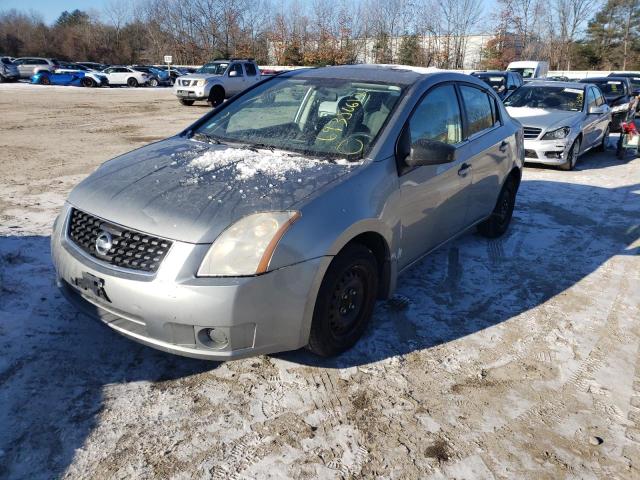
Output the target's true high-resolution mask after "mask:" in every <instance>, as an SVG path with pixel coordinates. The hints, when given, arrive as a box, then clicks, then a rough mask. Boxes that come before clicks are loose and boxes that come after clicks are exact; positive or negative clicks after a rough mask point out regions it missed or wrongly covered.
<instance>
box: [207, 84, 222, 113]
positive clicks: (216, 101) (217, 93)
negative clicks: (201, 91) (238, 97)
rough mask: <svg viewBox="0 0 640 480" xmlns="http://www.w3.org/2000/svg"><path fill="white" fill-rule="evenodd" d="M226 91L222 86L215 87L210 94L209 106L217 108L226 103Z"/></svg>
mask: <svg viewBox="0 0 640 480" xmlns="http://www.w3.org/2000/svg"><path fill="white" fill-rule="evenodd" d="M224 95H225V93H224V89H223V88H222V87H220V86H215V87H213V88H212V89H211V93H209V105H211V106H212V107H214V108H215V107H217V106H218V105H220V104H221V103H222V102H224Z"/></svg>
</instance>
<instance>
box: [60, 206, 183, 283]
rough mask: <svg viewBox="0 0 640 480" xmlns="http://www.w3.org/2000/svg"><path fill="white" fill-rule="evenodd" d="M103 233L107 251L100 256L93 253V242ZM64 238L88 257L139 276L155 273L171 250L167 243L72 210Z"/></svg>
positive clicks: (94, 246)
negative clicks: (106, 235)
mask: <svg viewBox="0 0 640 480" xmlns="http://www.w3.org/2000/svg"><path fill="white" fill-rule="evenodd" d="M103 232H108V233H109V234H110V235H111V239H112V242H111V243H112V245H111V248H109V250H108V251H107V252H106V253H105V254H104V255H102V254H100V253H98V252H97V251H96V240H97V238H98V236H99V235H100V234H101V233H103ZM68 234H69V238H70V239H71V240H72V241H73V243H75V244H76V245H77V246H78V247H80V249H81V250H83V251H84V252H86V253H88V254H89V255H91V256H92V257H94V258H97V259H98V260H102V261H103V262H106V263H108V264H110V265H114V266H116V267H122V268H129V269H131V270H139V271H143V272H156V271H157V270H158V267H159V266H160V263H162V260H163V259H164V257H165V255H166V254H167V251H168V250H169V248H171V242H170V241H169V240H165V239H163V238H158V237H154V236H152V235H147V234H144V233H140V232H137V231H135V230H130V229H128V228H124V227H121V226H119V225H115V224H113V223H110V222H107V221H105V220H102V219H101V218H98V217H94V216H93V215H89V214H88V213H84V212H81V211H80V210H76V209H75V208H74V209H72V210H71V219H70V220H69V231H68Z"/></svg>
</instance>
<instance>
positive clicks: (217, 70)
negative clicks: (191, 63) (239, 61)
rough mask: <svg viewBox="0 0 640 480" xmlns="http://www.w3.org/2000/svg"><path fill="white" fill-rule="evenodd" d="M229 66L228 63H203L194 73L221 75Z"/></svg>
mask: <svg viewBox="0 0 640 480" xmlns="http://www.w3.org/2000/svg"><path fill="white" fill-rule="evenodd" d="M228 66H229V64H228V63H205V64H204V65H203V66H202V67H200V68H199V69H198V70H196V73H208V74H210V75H223V74H224V72H225V71H226V70H227V67H228Z"/></svg>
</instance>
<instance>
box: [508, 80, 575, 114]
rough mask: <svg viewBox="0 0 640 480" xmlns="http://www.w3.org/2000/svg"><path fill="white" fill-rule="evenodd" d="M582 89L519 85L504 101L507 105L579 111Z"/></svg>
mask: <svg viewBox="0 0 640 480" xmlns="http://www.w3.org/2000/svg"><path fill="white" fill-rule="evenodd" d="M583 98H584V90H583V89H580V88H567V87H548V86H544V87H541V86H535V87H528V86H524V87H520V88H519V89H517V90H516V91H515V92H513V93H512V94H511V95H510V96H509V97H508V98H507V99H506V100H505V102H504V104H505V106H507V107H530V108H546V109H550V110H565V111H570V112H579V111H581V110H582V103H583Z"/></svg>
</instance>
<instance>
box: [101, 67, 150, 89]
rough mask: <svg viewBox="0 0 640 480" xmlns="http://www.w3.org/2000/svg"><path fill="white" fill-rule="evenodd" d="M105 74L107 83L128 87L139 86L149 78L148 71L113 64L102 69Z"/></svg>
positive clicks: (145, 83) (146, 82) (147, 81)
mask: <svg viewBox="0 0 640 480" xmlns="http://www.w3.org/2000/svg"><path fill="white" fill-rule="evenodd" d="M102 73H103V74H104V75H106V76H107V80H108V81H109V85H126V86H128V87H139V86H141V85H143V86H144V85H147V84H148V83H149V81H150V80H151V76H150V75H149V74H148V73H144V72H139V71H137V70H135V69H133V68H131V67H124V66H114V67H109V68H106V69H105V70H103V71H102Z"/></svg>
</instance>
